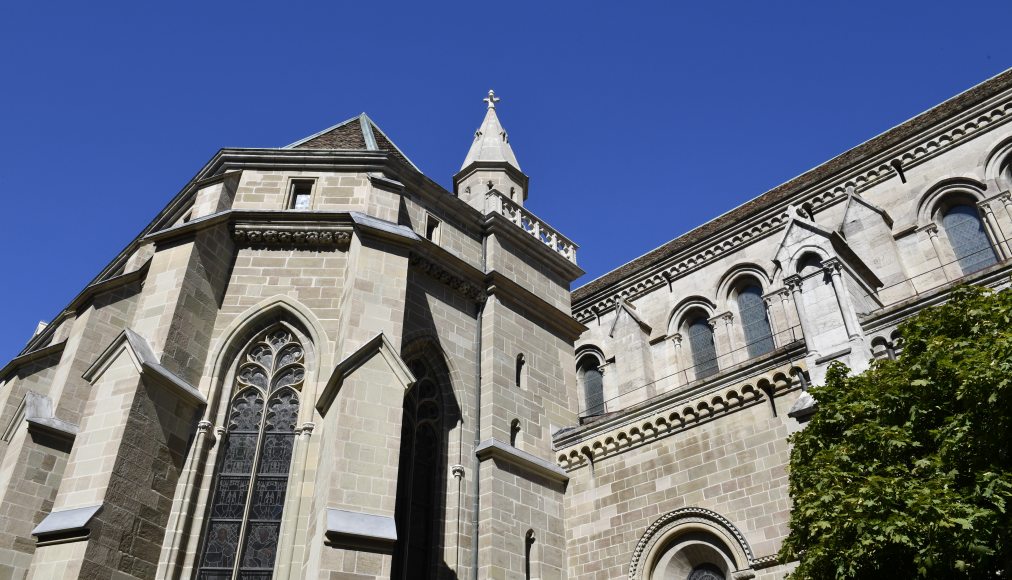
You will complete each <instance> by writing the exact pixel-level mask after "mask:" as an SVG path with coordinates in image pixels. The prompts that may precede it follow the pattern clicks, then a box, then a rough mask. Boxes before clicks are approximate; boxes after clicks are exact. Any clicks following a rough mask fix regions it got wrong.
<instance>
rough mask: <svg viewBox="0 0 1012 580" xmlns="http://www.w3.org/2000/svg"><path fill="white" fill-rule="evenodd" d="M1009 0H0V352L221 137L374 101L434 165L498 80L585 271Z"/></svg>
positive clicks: (739, 179) (784, 164) (944, 57)
mask: <svg viewBox="0 0 1012 580" xmlns="http://www.w3.org/2000/svg"><path fill="white" fill-rule="evenodd" d="M1010 17H1012V2H1008V1H1007V0H1006V1H1005V2H993V3H978V2H960V3H954V2H949V3H931V2H904V3H893V2H888V3H886V2H867V3H864V2H837V3H832V4H829V3H813V2H742V3H740V4H739V3H708V2H695V3H675V2H656V3H655V2H623V3H618V2H615V3H594V2H581V3H576V2H538V3H529V2H467V3H464V2H440V3H419V2H413V3H404V4H398V3H393V2H383V3H378V2H373V3H366V2H359V3H338V2H328V3H320V4H309V3H303V2H292V3H280V2H274V3H257V2H244V3H224V2H205V3H200V4H196V3H193V4H190V3H174V4H172V5H171V6H169V5H167V4H166V5H165V6H159V5H157V4H153V3H140V2H134V3H122V4H116V3H66V4H62V3H43V2H35V3H7V4H6V5H5V6H4V9H3V12H2V16H0V55H2V56H0V74H2V76H0V79H2V80H0V135H2V139H0V195H2V198H3V208H4V209H3V218H4V219H3V227H2V228H0V248H2V251H3V264H4V272H5V273H6V275H5V276H4V281H3V283H2V284H0V328H2V332H0V359H2V361H0V364H2V363H3V362H6V360H7V359H9V358H10V357H11V356H13V355H15V354H16V353H17V352H18V351H19V350H20V349H21V348H22V347H23V346H24V344H25V342H26V341H27V340H28V338H29V337H30V335H31V332H32V331H33V329H34V328H35V325H36V323H37V322H38V321H39V320H49V319H51V318H52V317H53V316H55V315H56V314H57V313H58V312H59V311H60V309H61V308H63V307H64V306H65V305H66V304H67V302H69V300H70V299H71V298H73V296H74V295H75V294H76V293H77V292H78V291H79V290H80V289H81V288H82V287H83V286H84V284H86V283H87V282H88V281H89V280H90V279H91V278H92V277H93V276H94V275H95V274H96V273H97V272H98V271H99V270H100V269H101V268H102V267H103V266H104V265H105V264H106V263H107V262H108V261H109V260H110V259H111V258H112V257H114V256H115V255H116V253H117V252H118V251H119V250H120V249H121V248H122V247H123V246H124V245H126V244H127V243H129V242H130V240H131V239H132V238H133V237H134V236H135V235H136V234H137V233H138V231H139V230H140V229H141V228H142V227H143V226H144V225H145V224H146V223H147V222H148V221H149V220H150V219H151V217H152V216H153V215H154V214H155V213H156V212H157V211H158V210H159V209H160V208H161V207H162V206H163V205H164V204H165V203H166V202H167V201H168V200H169V199H170V198H171V197H172V196H173V195H174V194H175V193H176V192H178V191H179V189H180V188H181V187H182V186H183V185H184V184H185V183H186V182H187V181H188V180H189V179H190V177H192V176H193V174H194V173H196V172H197V171H198V170H199V169H200V167H201V166H202V165H203V164H204V163H205V162H206V161H207V160H208V159H209V158H210V157H211V156H212V155H214V153H215V151H217V149H219V148H221V147H280V146H283V145H285V144H287V143H290V142H292V141H294V140H296V139H298V138H300V137H303V136H305V135H309V134H311V133H314V132H316V131H318V130H320V129H322V128H324V127H327V126H329V125H331V124H333V123H335V122H337V121H340V120H343V119H345V118H348V117H351V116H353V115H356V114H358V113H359V112H361V111H366V112H367V113H369V115H370V116H371V117H372V118H373V119H374V120H375V121H376V122H377V123H378V124H379V125H380V127H382V128H383V130H384V131H385V132H386V133H387V134H388V135H389V136H390V137H391V138H392V139H393V140H394V141H395V142H396V143H397V144H398V145H399V146H400V147H401V148H402V149H404V151H405V152H406V153H407V154H408V156H409V157H411V159H412V160H413V161H414V162H415V163H416V164H418V165H419V166H420V167H421V168H422V170H423V171H425V172H426V173H427V174H428V175H429V176H430V177H432V178H433V179H435V180H436V181H438V182H439V183H441V184H443V185H444V186H446V187H449V185H450V178H451V176H452V175H453V173H454V172H455V171H456V170H457V169H458V168H459V165H460V162H461V161H462V159H463V157H464V155H465V153H466V152H467V148H468V146H469V144H470V140H471V137H472V135H473V132H474V130H475V129H476V128H477V126H478V124H479V123H480V121H481V118H482V115H483V113H484V104H483V103H482V102H481V99H482V98H483V96H484V95H485V93H486V92H487V91H488V89H489V88H494V89H495V90H496V92H497V94H498V95H500V96H501V97H502V102H501V103H500V104H499V113H500V118H501V119H502V121H503V124H504V126H505V127H506V128H507V130H509V132H510V141H511V143H512V145H513V147H514V150H515V151H516V154H517V157H518V159H519V161H520V164H521V166H522V168H523V169H524V171H525V172H526V173H527V174H528V175H529V176H530V178H531V186H530V198H529V200H528V206H529V208H530V209H532V210H533V211H534V212H535V213H537V214H538V215H539V216H541V217H542V218H544V219H545V220H547V221H548V222H549V223H551V224H552V225H554V226H555V227H556V228H558V229H559V230H561V231H562V232H563V233H565V234H566V235H568V236H569V237H570V238H572V239H573V240H574V241H576V242H577V243H578V244H580V246H581V250H580V264H581V266H582V267H583V268H584V269H585V270H586V271H587V273H588V274H587V276H586V277H584V278H583V279H582V280H581V281H580V282H578V284H580V283H584V282H586V281H589V280H590V279H592V278H593V277H596V276H599V275H601V274H603V273H605V272H606V271H608V270H610V269H612V268H614V267H617V266H619V265H620V264H622V263H623V262H625V261H628V260H630V259H632V258H634V257H636V256H638V255H640V254H642V253H644V252H646V251H648V250H650V249H652V248H654V247H656V246H658V245H660V244H662V243H664V242H666V241H668V240H669V239H671V238H674V237H676V236H677V235H679V234H681V233H683V232H685V231H687V230H689V229H691V228H692V227H694V226H695V225H698V224H700V223H702V222H704V221H706V220H707V219H710V218H712V217H715V216H717V215H719V214H721V213H723V212H725V211H727V210H728V209H730V208H732V207H734V206H736V205H738V204H740V203H742V202H744V201H747V200H748V199H750V198H752V197H755V196H756V195H758V194H760V193H762V192H763V191H765V190H767V189H769V188H771V187H773V186H775V185H777V184H779V183H782V182H783V181H786V180H788V179H790V178H791V177H793V176H795V175H797V174H799V173H801V172H803V171H805V170H807V169H809V168H811V167H813V166H815V165H818V164H819V163H821V162H822V161H825V160H827V159H829V158H830V157H832V156H834V155H836V154H838V153H840V152H842V151H844V150H846V149H849V148H850V147H853V146H855V145H857V144H859V143H861V142H863V141H865V140H867V139H869V138H871V137H873V136H874V135H876V134H878V133H880V132H882V131H884V130H886V129H888V128H890V127H892V126H894V125H896V124H898V123H900V122H902V121H904V120H906V119H908V118H910V117H911V116H913V115H916V114H917V113H919V112H921V111H923V110H925V109H927V108H930V107H931V106H933V105H935V104H937V103H939V102H941V101H943V100H945V99H946V98H948V97H950V96H953V95H955V94H957V93H959V92H961V91H963V90H965V89H967V88H969V87H970V86H972V85H974V84H977V83H979V82H981V81H983V80H985V79H986V78H988V77H991V76H993V75H995V74H997V73H999V72H1001V71H1002V70H1004V69H1006V68H1008V67H1010V66H1012V49H1010V45H1009V42H1008V34H1007V32H1003V31H1002V24H1001V23H1008V22H1010V21H1012V18H1010Z"/></svg>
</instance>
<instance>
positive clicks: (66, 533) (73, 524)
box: [32, 504, 102, 545]
mask: <svg viewBox="0 0 1012 580" xmlns="http://www.w3.org/2000/svg"><path fill="white" fill-rule="evenodd" d="M101 509H102V504H98V505H93V506H87V507H79V508H73V509H68V510H59V511H54V512H50V514H49V515H47V516H46V517H45V518H43V520H42V521H41V522H39V525H37V526H35V529H34V530H32V535H33V536H35V537H37V538H38V543H39V544H40V545H44V544H53V543H58V542H73V541H77V540H84V539H86V538H87V537H88V534H89V533H90V530H88V524H89V523H90V522H91V519H92V518H94V517H95V514H97V513H98V511H99V510H101Z"/></svg>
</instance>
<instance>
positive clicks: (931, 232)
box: [921, 222, 938, 238]
mask: <svg viewBox="0 0 1012 580" xmlns="http://www.w3.org/2000/svg"><path fill="white" fill-rule="evenodd" d="M921 231H922V232H925V233H927V234H928V237H931V238H934V237H936V236H937V235H938V224H936V223H934V222H932V223H930V224H928V225H926V226H924V227H923V228H921Z"/></svg>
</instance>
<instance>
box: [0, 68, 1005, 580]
mask: <svg viewBox="0 0 1012 580" xmlns="http://www.w3.org/2000/svg"><path fill="white" fill-rule="evenodd" d="M498 101H499V99H498V98H497V97H496V96H495V95H494V94H493V93H492V92H491V91H489V93H488V96H487V98H486V99H485V106H484V118H483V120H482V121H481V123H480V125H479V128H478V130H477V131H476V133H475V134H474V138H473V141H472V142H471V145H470V149H469V150H468V151H467V154H466V156H465V157H464V159H463V163H462V164H461V167H460V171H459V172H458V173H457V174H456V175H454V176H453V187H452V191H448V190H446V189H444V188H443V187H441V186H440V185H438V184H437V183H436V182H435V181H433V180H432V179H431V178H429V177H427V176H426V175H424V174H423V173H422V172H421V171H420V170H419V169H418V168H417V167H416V166H415V165H414V164H413V163H412V162H411V160H410V159H409V157H408V155H407V153H406V152H404V151H402V150H401V149H399V148H398V147H397V146H396V145H395V144H394V143H393V142H392V141H391V140H390V139H389V138H388V137H387V135H386V134H385V133H384V132H383V131H382V130H381V129H380V127H379V126H378V125H377V124H376V123H375V122H374V121H373V120H372V119H371V118H370V117H368V116H367V115H365V114H362V115H359V116H357V117H353V118H351V119H348V120H347V121H344V122H342V123H338V124H337V125H334V126H332V127H329V128H326V129H324V130H322V131H320V132H319V133H316V134H314V135H310V136H308V137H305V138H304V139H301V140H299V141H297V142H295V143H292V144H290V145H287V146H284V147H278V148H266V149H221V150H220V151H219V152H218V153H217V154H215V155H214V156H213V157H212V158H211V159H209V160H208V161H207V163H206V165H204V166H203V167H202V168H200V169H199V171H197V172H196V174H195V175H194V176H193V178H192V179H191V180H190V181H189V182H188V183H187V184H186V186H185V187H184V188H183V189H182V190H181V191H179V192H178V194H177V195H175V197H174V198H173V199H172V201H171V202H170V203H169V204H168V205H167V206H166V207H165V208H164V209H162V210H161V212H160V213H158V215H156V216H155V217H154V219H153V220H152V221H151V222H150V223H149V224H147V225H146V226H145V227H144V228H143V229H142V230H141V231H140V233H139V235H138V236H137V237H136V238H135V239H134V240H133V241H132V242H131V243H130V244H129V245H127V246H126V247H125V248H123V250H122V251H121V252H120V253H119V255H117V256H115V257H112V259H111V261H109V262H108V265H107V266H106V267H105V268H104V269H103V270H102V271H101V272H99V273H98V275H97V276H95V278H94V279H93V280H92V281H91V282H90V283H89V284H88V285H87V286H85V287H84V288H83V289H81V291H80V292H79V293H78V294H77V295H76V297H75V298H74V299H73V300H72V301H71V302H70V303H69V304H67V305H66V306H65V307H64V308H63V309H62V311H61V312H60V314H59V315H58V316H57V317H56V318H55V319H53V320H51V321H49V322H48V323H46V324H40V325H39V329H38V330H37V331H36V332H35V334H34V336H33V337H32V338H31V340H30V341H29V342H28V344H27V345H26V346H25V347H24V349H23V350H22V351H21V352H20V354H18V355H17V356H16V357H15V358H14V359H13V360H10V361H9V362H7V363H6V365H5V366H3V368H2V370H0V580H25V579H31V580H50V579H72V578H73V579H76V578H82V579H88V580H92V579H101V580H128V579H143V580H238V579H241V580H268V579H273V580H296V579H303V578H305V579H326V580H364V579H367V578H396V579H398V580H404V579H425V578H438V579H457V580H464V579H468V580H470V579H497V580H531V579H540V580H562V579H571V580H572V579H585V578H589V579H612V578H620V579H630V580H662V579H664V580H746V579H750V578H756V579H763V580H767V579H768V580H772V579H780V578H783V577H784V576H785V574H786V573H787V572H789V571H790V569H791V568H792V565H791V564H790V563H781V562H779V561H778V559H777V552H778V550H779V548H780V545H781V543H782V541H783V539H784V538H785V536H786V535H787V533H788V527H787V522H788V515H789V512H790V509H791V500H790V497H789V495H788V493H787V475H786V473H787V463H788V457H789V445H788V436H789V435H790V434H791V433H793V432H796V431H798V430H799V429H803V428H804V425H805V423H806V421H808V420H809V419H810V418H811V417H812V415H813V414H814V413H817V412H818V401H817V400H816V399H814V398H813V397H812V396H811V395H810V394H809V392H808V391H809V388H810V387H811V386H812V385H819V384H821V383H822V382H823V380H824V378H825V373H826V369H827V367H828V365H829V364H830V363H832V362H834V361H840V362H842V363H844V364H846V365H847V366H848V367H850V368H851V369H852V370H853V371H855V372H859V371H861V370H863V369H865V368H867V367H868V365H869V364H870V363H871V361H872V360H874V359H876V358H890V357H898V356H902V350H903V340H902V337H901V336H899V335H898V333H897V331H896V329H897V325H898V324H899V323H900V322H902V321H903V320H904V319H906V318H908V317H910V316H911V315H913V314H914V313H916V312H918V311H919V310H920V309H922V308H924V307H926V306H931V305H934V304H938V303H940V302H943V301H945V300H946V298H947V296H948V295H949V292H950V291H951V290H952V288H953V286H954V285H955V284H962V283H969V284H978V285H985V286H992V287H1000V286H1003V285H1007V284H1008V281H1009V276H1010V273H1012V244H1010V240H1009V237H1010V234H1012V207H1010V206H1012V194H1010V190H1012V125H1010V124H1009V123H1008V121H1009V120H1010V119H1012V71H1007V72H1005V73H1002V74H1000V75H998V76H996V77H994V78H992V79H990V80H987V81H985V82H984V83H982V84H980V85H978V86H976V87H973V88H971V89H969V90H968V91H966V92H964V93H962V94H960V95H957V96H955V97H953V98H952V99H950V100H948V101H946V102H944V103H942V104H940V105H938V106H936V107H934V108H932V109H930V110H928V111H927V112H924V113H922V114H920V115H918V116H916V117H914V118H912V119H910V120H909V121H906V122H904V123H903V124H901V125H898V126H896V127H894V128H892V129H890V130H889V131H887V132H885V133H883V134H881V135H879V136H877V137H874V138H872V139H870V140H868V141H866V142H864V143H862V144H860V145H858V146H856V147H854V148H853V149H850V150H849V151H847V152H845V153H843V154H841V155H839V156H837V157H835V158H833V159H831V160H829V161H827V162H826V163H824V164H822V165H820V166H818V167H816V168H814V169H812V170H810V171H808V172H807V173H804V174H802V175H800V176H798V177H796V178H794V179H792V180H791V181H789V182H787V183H784V184H782V185H780V186H778V187H776V188H774V189H772V190H770V191H767V192H765V193H763V194H761V195H759V196H758V197H755V198H754V199H752V200H751V201H749V202H747V203H745V204H743V205H741V206H739V207H737V208H734V209H731V210H730V211H727V212H726V213H724V214H723V215H721V216H720V217H717V218H716V219H714V220H712V221H710V222H707V223H705V224H703V225H700V226H699V227H697V228H695V229H693V230H691V231H690V232H688V233H686V234H684V235H682V236H680V237H677V238H675V239H673V240H672V241H670V242H668V243H666V244H664V245H663V246H660V247H658V248H656V249H654V250H652V251H650V252H648V253H646V254H644V255H642V256H640V257H638V258H635V259H633V260H632V261H630V262H628V263H626V264H623V265H621V266H620V267H618V268H616V269H615V270H613V271H611V272H609V273H607V274H605V275H604V276H602V277H600V278H597V279H596V280H593V281H591V282H589V283H587V284H585V285H583V286H581V287H579V288H575V289H573V288H572V287H571V286H572V284H573V282H574V281H575V280H577V279H578V278H579V277H580V276H581V275H582V274H583V271H582V270H581V269H580V266H579V265H578V264H579V262H578V259H577V254H578V252H579V247H578V245H577V243H576V242H574V241H573V240H570V239H569V238H568V237H566V235H565V234H564V233H563V232H560V231H558V230H556V229H555V228H553V227H552V226H551V225H549V223H548V222H547V221H545V219H543V217H542V216H537V215H535V214H534V213H532V212H531V211H530V210H528V209H527V208H526V207H525V204H526V202H527V198H528V176H527V175H526V174H525V173H524V172H523V170H522V169H521V166H520V163H519V161H518V158H517V156H516V154H515V153H514V149H513V145H514V144H513V143H511V142H510V139H509V137H508V135H507V132H506V130H505V128H504V127H503V124H502V123H501V121H500V118H499V114H500V113H501V112H502V111H501V109H502V107H501V105H499V104H498ZM475 120H477V119H475ZM465 145H466V142H462V143H461V150H462V151H463V149H464V147H465ZM519 147H520V145H519V144H518V148H519ZM521 152H522V151H521ZM548 217H550V216H548Z"/></svg>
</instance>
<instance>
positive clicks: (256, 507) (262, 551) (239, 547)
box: [197, 328, 306, 580]
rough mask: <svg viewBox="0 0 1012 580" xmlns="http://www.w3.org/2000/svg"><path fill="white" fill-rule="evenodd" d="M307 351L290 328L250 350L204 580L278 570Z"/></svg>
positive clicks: (234, 405)
mask: <svg viewBox="0 0 1012 580" xmlns="http://www.w3.org/2000/svg"><path fill="white" fill-rule="evenodd" d="M305 373H306V369H305V350H304V349H303V347H302V345H301V344H300V343H299V341H298V339H297V338H296V337H295V336H294V335H293V334H292V333H291V332H290V331H288V330H287V329H285V328H276V329H274V330H270V331H267V332H266V333H264V334H262V335H261V336H260V337H259V338H258V339H257V340H256V341H254V343H253V344H252V345H251V346H250V347H249V348H248V349H247V350H246V351H245V353H244V354H243V356H242V357H241V359H240V362H239V367H238V369H237V371H236V374H235V376H236V378H235V390H236V391H238V392H237V393H236V395H235V396H234V397H233V398H232V402H231V405H230V408H229V413H228V423H227V428H226V431H225V435H224V436H223V438H222V443H223V447H222V451H221V460H220V462H219V466H218V471H217V475H216V481H215V487H214V492H213V494H212V500H211V507H210V509H209V522H208V524H207V530H206V536H205V540H204V546H203V552H202V554H201V559H200V568H199V572H198V575H197V577H198V578H199V579H200V580H263V579H269V578H270V577H271V575H272V574H273V571H274V561H275V558H276V555H277V554H276V552H277V545H278V537H279V534H280V531H281V516H282V512H283V510H284V502H285V490H286V487H287V485H288V471H289V469H290V467H291V461H292V450H293V447H294V444H295V425H296V422H297V420H298V414H299V395H298V392H297V390H296V389H299V388H301V386H302V382H303V380H304V379H305Z"/></svg>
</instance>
